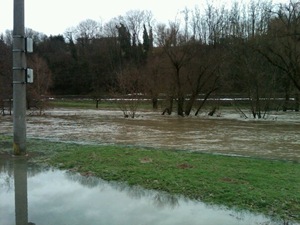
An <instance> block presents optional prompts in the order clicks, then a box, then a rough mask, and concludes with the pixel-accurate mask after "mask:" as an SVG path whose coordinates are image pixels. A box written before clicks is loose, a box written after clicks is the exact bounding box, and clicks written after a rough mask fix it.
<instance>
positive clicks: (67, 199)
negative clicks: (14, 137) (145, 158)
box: [0, 158, 292, 225]
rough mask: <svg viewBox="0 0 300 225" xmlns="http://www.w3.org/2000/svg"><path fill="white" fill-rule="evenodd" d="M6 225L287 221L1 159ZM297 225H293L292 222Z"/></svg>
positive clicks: (0, 214)
mask: <svg viewBox="0 0 300 225" xmlns="http://www.w3.org/2000/svg"><path fill="white" fill-rule="evenodd" d="M0 199H1V201H0V224H1V225H25V224H26V225H27V224H31V225H32V224H36V225H54V224H55V225H82V224H91V225H102V224H103V225H104V224H105V225H120V224H121V225H141V224H142V225H182V224H188V225H216V224H222V225H254V224H255V225H272V224H280V225H282V224H283V222H282V221H278V222H275V221H272V220H271V219H269V218H267V217H265V216H263V215H259V214H251V213H249V212H247V211H232V210H228V209H226V208H222V207H220V206H214V205H205V204H203V203H201V202H197V201H191V200H188V199H185V198H182V197H179V196H170V195H168V194H166V193H163V192H157V191H147V190H144V189H142V188H140V187H129V186H127V185H125V184H120V183H109V182H105V181H103V180H101V179H98V178H95V177H83V176H80V175H78V174H74V173H71V172H67V171H61V170H54V169H45V168H44V169H43V168H40V167H36V166H32V165H27V162H26V161H24V160H22V159H12V160H3V159H1V158H0ZM290 224H291V225H292V223H290Z"/></svg>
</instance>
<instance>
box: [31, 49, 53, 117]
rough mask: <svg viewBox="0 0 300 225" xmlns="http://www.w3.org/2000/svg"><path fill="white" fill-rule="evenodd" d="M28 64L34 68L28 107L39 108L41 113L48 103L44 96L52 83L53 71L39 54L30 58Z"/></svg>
mask: <svg viewBox="0 0 300 225" xmlns="http://www.w3.org/2000/svg"><path fill="white" fill-rule="evenodd" d="M28 65H29V66H30V67H31V68H32V69H33V70H34V82H33V84H28V94H27V107H28V108H31V107H35V108H37V109H38V111H39V115H41V114H42V112H43V111H44V109H45V107H46V105H47V103H46V99H45V98H44V96H45V95H46V94H47V93H48V90H49V88H50V85H51V84H52V76H51V71H50V70H49V68H48V65H47V63H46V61H45V60H44V59H43V58H42V57H40V56H38V55H37V54H35V55H33V56H31V57H30V58H29V59H28Z"/></svg>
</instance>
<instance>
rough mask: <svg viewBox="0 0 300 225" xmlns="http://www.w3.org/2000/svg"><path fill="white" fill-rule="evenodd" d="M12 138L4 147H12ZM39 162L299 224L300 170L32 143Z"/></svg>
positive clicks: (289, 166) (290, 165)
mask: <svg viewBox="0 0 300 225" xmlns="http://www.w3.org/2000/svg"><path fill="white" fill-rule="evenodd" d="M10 143H11V140H10V138H9V137H6V138H5V137H4V138H3V137H2V138H0V146H6V147H5V148H4V149H7V148H8V145H11V144H10ZM28 151H29V152H35V151H38V152H43V154H42V155H41V157H38V158H36V159H33V160H34V161H35V162H40V163H46V164H48V165H49V164H50V165H52V166H56V167H59V168H62V169H72V170H75V171H78V172H80V173H82V174H83V175H86V176H89V175H94V176H98V177H101V178H103V179H105V180H116V181H122V182H127V183H128V184H129V185H140V186H142V187H144V188H147V189H156V190H163V191H167V192H169V193H171V194H180V195H184V196H188V197H190V198H193V199H199V200H202V201H204V202H207V203H215V204H222V205H226V206H228V207H237V208H239V209H248V210H250V211H253V212H261V213H264V214H266V215H269V216H273V217H278V218H281V219H287V220H294V221H298V222H300V213H299V212H300V188H299V187H300V176H299V175H300V164H297V163H291V162H283V161H272V160H260V159H252V158H241V157H228V156H219V155H211V154H199V153H188V152H181V151H164V150H157V149H144V148H134V147H122V146H83V145H76V144H69V143H56V142H48V141H42V140H32V139H30V140H29V142H28Z"/></svg>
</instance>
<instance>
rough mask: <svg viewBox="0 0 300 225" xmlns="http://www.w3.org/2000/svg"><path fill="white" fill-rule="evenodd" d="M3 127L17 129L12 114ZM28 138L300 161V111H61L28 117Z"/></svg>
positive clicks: (7, 130) (2, 121)
mask: <svg viewBox="0 0 300 225" xmlns="http://www.w3.org/2000/svg"><path fill="white" fill-rule="evenodd" d="M0 125H1V130H0V133H2V134H11V133H12V121H11V118H10V117H8V116H6V117H2V118H1V119H0ZM27 136H28V137H34V138H47V139H51V140H59V141H71V142H79V143H97V144H123V145H138V146H144V147H158V148H166V149H179V150H190V151H201V152H209V153H217V154H230V155H241V156H251V157H263V158H273V159H283V160H293V161H298V162H300V113H299V112H286V113H283V112H273V113H271V114H270V115H269V116H268V117H267V119H261V120H254V119H242V118H240V117H239V115H238V114H237V113H236V112H235V111H230V110H227V111H226V110H223V111H222V113H219V116H218V117H208V116H205V115H201V116H198V117H195V116H191V117H185V118H182V117H178V116H175V115H174V116H162V115H161V114H160V113H159V112H139V113H138V116H137V117H136V118H134V119H129V118H127V119H125V118H124V117H123V114H122V112H120V111H108V110H66V109H59V110H57V109H56V110H49V111H47V112H46V114H45V115H44V116H28V117H27Z"/></svg>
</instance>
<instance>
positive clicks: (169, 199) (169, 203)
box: [66, 172, 179, 208]
mask: <svg viewBox="0 0 300 225" xmlns="http://www.w3.org/2000/svg"><path fill="white" fill-rule="evenodd" d="M66 175H67V176H66V177H67V179H69V180H71V181H73V182H78V183H79V184H81V185H83V186H86V187H88V188H94V187H98V188H103V189H104V188H105V186H109V187H111V188H113V189H115V190H117V191H120V192H126V193H127V194H128V196H130V197H131V198H135V199H141V198H143V197H147V198H150V199H152V200H153V202H154V204H155V205H156V206H157V207H171V208H175V207H176V206H178V205H179V197H176V196H174V195H170V194H168V193H166V192H158V191H153V190H152V191H151V190H146V189H144V188H142V187H140V186H129V185H128V184H126V183H122V182H115V181H112V182H108V181H105V180H102V179H100V178H97V177H93V176H87V177H85V176H81V175H80V174H77V173H74V172H68V173H66Z"/></svg>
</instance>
